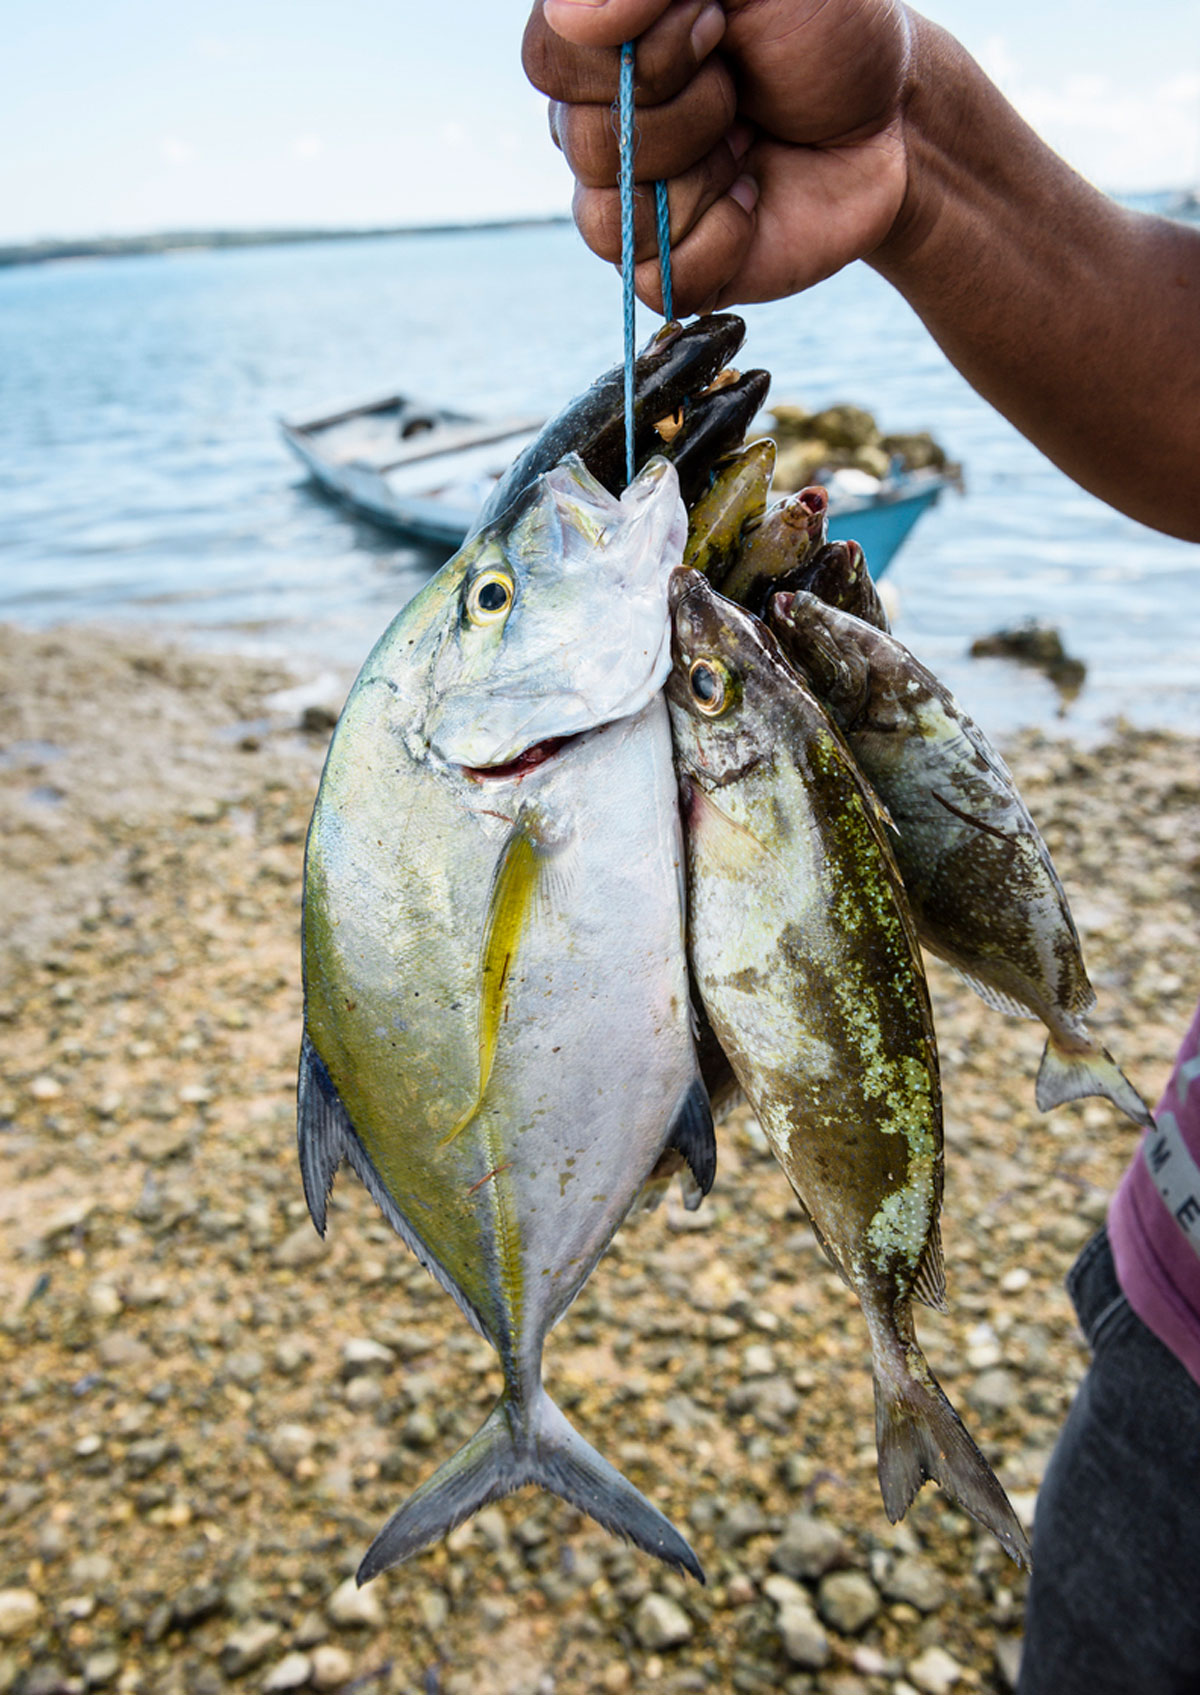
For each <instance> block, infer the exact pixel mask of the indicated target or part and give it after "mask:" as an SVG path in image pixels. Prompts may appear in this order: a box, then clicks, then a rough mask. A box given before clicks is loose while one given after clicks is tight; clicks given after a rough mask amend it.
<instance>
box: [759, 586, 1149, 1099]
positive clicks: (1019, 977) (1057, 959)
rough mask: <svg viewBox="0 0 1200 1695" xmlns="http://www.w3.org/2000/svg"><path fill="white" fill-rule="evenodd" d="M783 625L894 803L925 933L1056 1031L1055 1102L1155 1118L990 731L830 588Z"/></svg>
mask: <svg viewBox="0 0 1200 1695" xmlns="http://www.w3.org/2000/svg"><path fill="white" fill-rule="evenodd" d="M770 625H771V628H772V630H773V631H774V633H775V634H776V635H777V636H778V638H779V641H780V644H781V646H782V647H783V650H784V652H785V653H786V654H787V657H788V659H789V661H790V662H791V663H792V665H793V666H794V667H795V668H796V669H797V670H798V671H799V673H800V675H801V676H802V677H803V678H804V679H805V681H806V682H807V683H808V684H809V686H810V687H811V688H812V690H813V692H814V693H815V694H816V695H817V697H818V698H819V699H820V701H821V702H822V704H823V705H824V706H825V707H826V709H827V710H828V712H829V714H830V716H831V717H832V718H833V719H834V721H835V722H836V723H837V725H838V727H839V729H840V730H841V731H842V734H843V735H844V736H845V737H846V741H847V743H848V745H849V747H850V750H851V752H852V753H853V755H854V758H855V760H856V761H857V763H858V765H859V767H860V769H861V770H862V771H863V773H864V774H865V775H866V777H867V779H868V780H869V781H870V783H871V784H872V786H873V788H874V789H875V792H876V794H877V795H878V796H879V798H880V800H881V801H882V802H883V804H884V805H885V806H886V807H887V810H888V813H889V814H890V816H891V821H892V823H893V825H894V826H895V831H896V834H895V836H894V838H893V843H892V845H893V848H894V850H895V854H896V860H897V863H898V864H899V867H900V873H901V876H902V877H903V879H904V888H905V892H906V894H907V895H908V900H909V904H910V905H911V907H912V911H913V916H914V918H915V920H916V925H917V931H918V934H919V935H920V937H921V940H922V942H923V943H924V944H925V946H926V947H928V948H929V950H930V951H931V952H932V953H936V954H938V955H939V956H940V957H941V958H942V959H945V960H948V961H949V963H950V964H951V965H953V966H954V967H955V968H956V969H957V970H958V971H959V972H960V973H961V974H962V976H963V977H964V978H965V979H966V981H967V982H968V983H969V984H970V985H971V987H972V988H973V989H974V990H975V991H976V992H977V993H978V994H979V995H980V996H981V997H982V998H983V1000H985V1001H986V1002H987V1004H988V1005H989V1006H992V1007H995V1008H997V1009H998V1010H999V1011H1001V1012H1007V1013H1012V1014H1015V1015H1017V1016H1018V1017H1024V1018H1039V1019H1040V1020H1041V1021H1042V1023H1043V1024H1044V1025H1045V1026H1046V1028H1047V1030H1048V1031H1049V1035H1048V1037H1047V1040H1046V1050H1045V1054H1044V1055H1043V1058H1042V1065H1041V1070H1040V1071H1039V1073H1038V1080H1037V1103H1038V1105H1039V1107H1041V1108H1042V1110H1043V1111H1047V1110H1049V1108H1051V1107H1053V1106H1058V1105H1059V1104H1060V1103H1061V1102H1063V1101H1070V1100H1076V1099H1078V1098H1079V1097H1080V1096H1083V1095H1104V1096H1106V1097H1107V1098H1108V1099H1109V1100H1111V1101H1112V1102H1113V1104H1114V1105H1115V1106H1118V1107H1120V1109H1121V1111H1122V1112H1124V1113H1127V1114H1128V1115H1129V1117H1130V1118H1132V1119H1133V1120H1134V1122H1135V1123H1137V1124H1150V1123H1152V1122H1153V1121H1152V1119H1151V1116H1150V1112H1149V1110H1148V1108H1147V1107H1146V1104H1145V1102H1144V1101H1143V1100H1142V1098H1141V1096H1140V1095H1139V1094H1138V1092H1137V1090H1136V1089H1135V1088H1134V1087H1133V1085H1132V1084H1131V1083H1130V1082H1129V1080H1128V1078H1126V1077H1125V1076H1124V1074H1123V1073H1122V1072H1121V1071H1120V1069H1119V1068H1118V1066H1117V1064H1116V1062H1115V1061H1114V1060H1113V1058H1112V1056H1111V1054H1109V1053H1108V1052H1107V1051H1106V1049H1104V1048H1103V1047H1101V1046H1100V1044H1099V1043H1098V1042H1096V1041H1095V1039H1094V1038H1093V1037H1092V1036H1091V1035H1090V1033H1089V1031H1088V1029H1087V1025H1086V1023H1085V1022H1084V1019H1085V1016H1086V1014H1087V1013H1088V1012H1090V1011H1091V1009H1092V1007H1093V1006H1094V1005H1095V1003H1096V995H1095V991H1094V990H1093V988H1092V985H1091V983H1090V982H1089V981H1088V975H1087V971H1086V969H1085V967H1084V963H1083V954H1082V951H1081V949H1080V945H1079V936H1078V934H1077V932H1076V929H1075V924H1074V921H1073V920H1072V918H1071V911H1070V908H1069V906H1068V905H1067V897H1066V894H1065V893H1064V892H1063V886H1062V884H1061V883H1060V882H1059V879H1058V874H1057V872H1056V871H1055V869H1054V864H1053V862H1052V860H1051V858H1050V852H1049V849H1048V848H1047V847H1046V844H1045V842H1044V841H1043V840H1042V837H1041V835H1040V833H1039V831H1038V828H1037V825H1036V824H1035V823H1034V821H1033V819H1032V818H1031V817H1030V815H1029V811H1028V809H1027V808H1026V806H1025V804H1024V802H1023V801H1022V799H1021V797H1020V795H1019V794H1018V793H1017V786H1016V784H1015V783H1014V782H1013V779H1012V774H1011V773H1010V771H1009V769H1008V767H1007V765H1006V764H1005V763H1004V761H1003V759H1002V758H1001V757H1000V755H999V754H998V753H997V752H996V749H995V748H994V747H993V746H992V744H991V743H990V742H989V741H988V739H987V737H986V736H985V735H984V733H983V731H982V730H980V728H979V727H978V725H977V724H975V723H974V722H973V721H972V720H971V719H970V718H968V716H967V714H966V713H965V712H964V711H963V710H962V708H961V707H960V706H959V705H958V703H957V701H956V700H955V699H954V697H953V695H952V694H950V692H949V690H948V689H945V688H943V687H942V685H941V684H940V683H939V682H938V680H937V678H936V677H935V676H934V675H933V673H932V672H931V671H928V670H927V669H926V668H925V666H924V665H922V664H921V663H920V662H919V661H918V660H916V659H914V657H913V655H912V654H911V653H910V652H909V651H908V649H907V648H906V647H905V646H904V645H903V643H901V642H898V641H897V640H896V638H895V637H894V636H891V635H888V634H887V633H886V632H884V631H882V630H877V629H872V628H871V627H870V626H869V625H868V624H865V623H863V622H862V621H861V620H860V619H857V618H853V617H851V616H849V615H848V614H846V613H844V612H839V611H837V610H836V609H835V608H833V607H829V606H826V605H824V604H823V603H822V602H821V601H820V600H818V599H817V598H816V597H815V596H814V595H811V594H794V595H793V594H777V595H776V596H775V597H774V599H773V600H772V603H771V610H770Z"/></svg>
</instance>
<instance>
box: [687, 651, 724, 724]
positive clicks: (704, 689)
mask: <svg viewBox="0 0 1200 1695" xmlns="http://www.w3.org/2000/svg"><path fill="white" fill-rule="evenodd" d="M688 682H689V684H690V685H691V690H692V699H693V700H694V701H695V703H696V705H697V707H698V708H699V710H700V711H701V712H703V713H705V714H706V715H707V716H708V717H709V718H716V717H717V716H718V714H720V713H722V712H724V710H725V708H726V706H727V705H728V703H729V693H730V690H729V673H728V672H727V671H726V669H725V667H724V666H723V665H722V664H721V663H720V661H719V660H715V659H694V660H693V661H692V667H691V670H690V671H689V672H688Z"/></svg>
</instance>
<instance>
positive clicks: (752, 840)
mask: <svg viewBox="0 0 1200 1695" xmlns="http://www.w3.org/2000/svg"><path fill="white" fill-rule="evenodd" d="M689 787H690V794H689V797H688V800H689V805H688V811H689V815H690V816H689V835H690V836H691V838H692V840H693V841H695V842H696V843H697V844H702V846H703V850H704V858H705V863H706V865H707V867H708V868H709V869H711V870H713V871H716V872H719V873H721V874H722V875H723V876H726V877H735V878H740V877H748V876H749V877H752V876H754V875H755V873H756V872H758V871H760V870H761V869H762V862H763V860H764V859H769V860H774V861H775V863H776V865H778V863H779V862H778V860H777V859H776V858H775V855H774V854H773V853H772V852H771V850H770V848H769V847H767V845H766V843H765V842H762V841H760V840H759V838H758V837H757V836H756V835H755V834H754V831H753V830H749V829H747V827H746V826H745V824H739V823H738V821H737V819H736V818H731V817H730V816H729V814H728V813H727V812H726V811H725V810H724V809H723V808H722V807H720V806H718V805H717V803H716V801H715V800H713V798H712V796H711V795H709V794H706V793H705V791H704V790H703V789H702V788H701V787H700V785H699V783H695V782H693V783H691V784H690V785H689Z"/></svg>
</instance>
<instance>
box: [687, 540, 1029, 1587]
mask: <svg viewBox="0 0 1200 1695" xmlns="http://www.w3.org/2000/svg"><path fill="white" fill-rule="evenodd" d="M672 602H673V606H674V666H673V669H672V672H671V676H670V678H669V679H668V682H667V698H668V701H669V703H670V709H671V720H672V729H673V733H674V740H675V748H676V760H677V765H678V769H679V774H680V778H681V783H682V786H683V788H684V790H685V794H686V799H685V805H684V813H685V827H686V835H687V856H688V937H689V949H690V953H691V961H692V967H693V971H694V974H695V978H696V982H697V984H698V985H699V990H700V994H701V997H702V999H703V1003H704V1008H705V1011H706V1013H707V1014H708V1017H709V1019H710V1021H711V1023H712V1026H713V1029H714V1030H715V1031H716V1033H717V1036H718V1037H719V1039H720V1042H721V1045H722V1047H723V1048H724V1050H725V1052H726V1054H727V1055H728V1057H729V1060H730V1062H731V1063H732V1065H733V1069H734V1071H735V1072H736V1074H737V1077H738V1081H739V1082H740V1083H741V1085H742V1088H743V1089H744V1090H745V1092H746V1095H747V1098H748V1099H749V1101H750V1104H751V1106H752V1107H753V1108H754V1111H755V1113H756V1115H757V1117H758V1120H759V1123H760V1124H761V1125H762V1128H763V1130H764V1132H765V1134H766V1136H767V1138H768V1140H769V1141H770V1143H771V1146H772V1149H773V1150H774V1152H775V1155H776V1157H777V1158H778V1160H779V1162H780V1164H781V1165H782V1166H783V1169H784V1171H785V1172H786V1174H787V1176H788V1179H789V1180H790V1182H791V1184H792V1187H793V1188H794V1189H795V1191H796V1193H797V1195H798V1196H799V1198H800V1201H801V1203H802V1204H803V1206H804V1208H805V1211H806V1212H807V1213H808V1216H809V1218H810V1219H811V1220H812V1223H813V1226H814V1228H815V1230H816V1232H817V1235H818V1237H819V1238H820V1240H821V1242H822V1244H823V1245H824V1247H825V1248H826V1251H827V1252H828V1253H829V1255H830V1257H831V1258H832V1260H833V1262H834V1264H835V1265H836V1266H837V1267H838V1269H839V1270H840V1271H841V1273H842V1275H843V1276H844V1277H845V1278H846V1280H847V1282H848V1283H849V1284H850V1285H851V1287H852V1288H853V1289H854V1292H855V1294H856V1295H857V1296H858V1299H859V1302H860V1304H861V1306H862V1309H863V1314H864V1316H865V1318H866V1321H867V1328H868V1331H869V1333H870V1337H871V1350H872V1356H873V1360H874V1368H875V1425H876V1440H877V1447H878V1455H879V1481H880V1486H881V1489H882V1492H883V1500H884V1505H885V1507H886V1509H887V1513H888V1516H889V1518H891V1519H892V1520H893V1521H894V1520H896V1519H898V1518H899V1517H900V1516H901V1515H902V1514H903V1513H904V1512H905V1511H906V1510H907V1508H908V1506H909V1504H910V1502H911V1501H912V1499H913V1497H914V1495H915V1494H916V1492H917V1490H918V1489H919V1488H920V1486H921V1484H922V1483H923V1482H924V1481H925V1480H926V1479H927V1478H936V1479H937V1481H938V1482H939V1483H941V1485H942V1486H943V1488H945V1489H946V1490H947V1491H948V1492H949V1493H950V1494H951V1495H953V1496H954V1497H955V1499H956V1500H958V1501H959V1502H960V1503H961V1504H962V1506H964V1507H965V1508H966V1510H967V1511H968V1512H969V1513H971V1514H972V1515H973V1516H974V1517H975V1518H976V1519H978V1520H979V1522H980V1523H981V1524H984V1525H986V1526H987V1528H988V1529H989V1530H991V1531H992V1532H993V1533H994V1534H995V1535H996V1536H997V1537H998V1538H999V1540H1000V1542H1001V1543H1002V1544H1003V1546H1004V1547H1005V1548H1006V1549H1007V1550H1008V1551H1009V1553H1010V1554H1012V1555H1013V1557H1014V1558H1015V1559H1018V1560H1027V1559H1028V1556H1029V1549H1028V1545H1027V1543H1026V1539H1025V1535H1024V1532H1023V1531H1022V1529H1021V1526H1020V1523H1019V1521H1018V1520H1017V1518H1016V1515H1015V1514H1014V1512H1013V1510H1012V1507H1011V1506H1010V1505H1009V1502H1008V1500H1007V1498H1006V1497H1005V1494H1004V1491H1003V1489H1002V1488H1001V1487H1000V1485H999V1483H998V1482H997V1480H996V1478H995V1476H994V1475H993V1473H992V1470H991V1468H990V1466H989V1465H988V1464H987V1461H986V1460H985V1459H984V1457H983V1455H982V1454H981V1453H980V1452H979V1449H978V1448H977V1447H976V1446H975V1444H974V1442H973V1441H972V1440H971V1438H970V1436H969V1435H968V1433H967V1431H966V1430H965V1428H964V1427H963V1425H962V1423H961V1422H960V1420H959V1418H958V1415H957V1413H956V1412H955V1411H954V1408H953V1407H952V1406H951V1404H950V1402H949V1401H948V1400H947V1398H946V1396H945V1394H944V1393H943V1392H942V1389H941V1387H940V1385H939V1384H938V1382H937V1380H936V1378H935V1377H934V1375H933V1373H932V1372H931V1371H930V1369H929V1366H928V1364H927V1362H926V1360H925V1357H924V1355H923V1353H922V1352H921V1349H920V1347H919V1345H918V1343H917V1339H916V1334H915V1331H914V1328H913V1321H912V1310H911V1309H912V1301H913V1299H914V1297H916V1298H919V1299H923V1300H925V1301H927V1302H929V1303H930V1304H932V1305H935V1306H940V1305H941V1304H942V1303H943V1301H944V1274H943V1270H942V1254H941V1243H940V1234H939V1228H938V1213H939V1210H940V1206H941V1196H942V1114H941V1086H940V1081H939V1074H938V1060H937V1048H936V1043H935V1040H934V1032H933V1020H932V1015H931V1012H930V1006H929V997H928V993H927V990H926V987H925V977H924V972H923V970H922V967H921V959H920V951H919V949H918V946H917V941H916V936H915V933H914V932H913V929H912V925H911V922H910V920H909V917H908V912H907V908H906V906H905V902H904V898H903V891H902V889H901V886H900V880H899V875H898V873H897V871H896V866H895V862H894V860H893V858H892V855H891V852H890V849H889V848H888V844H887V841H886V838H885V834H884V825H883V814H882V811H881V808H880V807H879V803H878V802H877V801H876V799H875V798H874V796H873V795H872V793H871V791H870V789H869V788H868V787H867V785H866V783H865V782H864V781H863V779H862V778H861V777H860V776H859V774H858V771H857V770H856V768H855V766H854V762H853V760H852V759H851V757H850V755H849V753H848V752H847V750H846V746H845V743H844V742H843V741H842V738H841V736H840V734H839V733H838V731H837V730H836V729H835V728H834V726H833V724H832V723H831V722H830V720H829V719H828V718H827V717H826V715H825V713H824V711H823V710H822V709H821V707H820V705H819V704H818V703H817V701H816V700H815V698H814V697H813V695H812V694H811V693H810V692H809V691H808V689H807V688H806V687H804V686H803V684H801V683H800V681H799V680H798V679H797V677H796V676H795V674H794V673H793V672H792V670H791V669H790V667H789V666H788V665H787V663H786V661H785V660H784V658H783V656H782V654H781V653H780V651H779V647H778V645H777V644H776V642H775V640H774V638H773V637H772V636H771V635H770V634H769V633H768V632H767V631H766V630H765V629H764V627H763V626H762V625H761V624H760V623H759V622H758V620H757V619H755V618H753V617H752V616H751V615H750V614H749V613H747V612H745V611H743V610H742V609H741V608H740V607H737V606H734V605H733V604H731V603H730V602H729V601H726V600H724V599H722V597H721V596H720V595H719V594H717V593H716V592H715V590H713V589H712V588H711V587H710V586H709V584H708V583H707V582H706V581H705V580H704V578H703V577H701V576H699V575H697V574H696V573H695V572H691V571H683V570H681V571H679V572H677V573H676V576H675V580H674V582H673V584H672Z"/></svg>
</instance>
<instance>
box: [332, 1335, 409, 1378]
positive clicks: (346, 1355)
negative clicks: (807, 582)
mask: <svg viewBox="0 0 1200 1695" xmlns="http://www.w3.org/2000/svg"><path fill="white" fill-rule="evenodd" d="M395 1363H396V1356H395V1354H394V1353H393V1352H392V1350H391V1349H390V1348H385V1347H384V1345H383V1343H382V1342H373V1341H372V1340H371V1338H370V1337H369V1336H355V1337H352V1338H351V1340H350V1341H349V1342H347V1343H346V1345H345V1347H344V1348H343V1349H342V1376H343V1377H344V1378H351V1377H361V1376H363V1375H364V1374H365V1373H367V1372H373V1373H375V1374H376V1375H377V1376H379V1375H382V1374H383V1373H384V1372H387V1371H390V1370H391V1369H392V1367H393V1366H394V1365H395Z"/></svg>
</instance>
